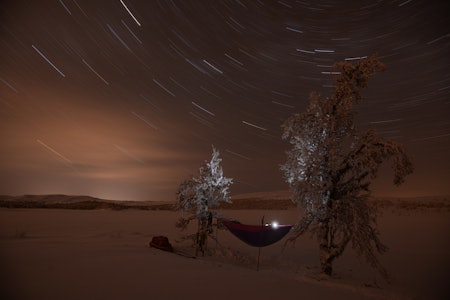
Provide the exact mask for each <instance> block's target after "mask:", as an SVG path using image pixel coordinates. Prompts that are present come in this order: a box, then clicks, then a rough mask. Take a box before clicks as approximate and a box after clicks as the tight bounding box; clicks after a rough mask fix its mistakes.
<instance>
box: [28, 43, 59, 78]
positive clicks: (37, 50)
mask: <svg viewBox="0 0 450 300" xmlns="http://www.w3.org/2000/svg"><path fill="white" fill-rule="evenodd" d="M31 47H33V49H34V50H35V51H36V52H37V53H38V54H39V55H40V56H41V57H42V58H43V59H45V61H46V62H48V63H49V64H50V65H51V66H52V67H53V69H55V70H56V71H57V72H58V73H59V75H61V76H62V77H66V75H64V73H63V72H61V70H59V69H58V68H57V67H56V66H55V65H54V64H53V63H52V62H51V61H50V60H49V59H48V58H47V57H46V56H45V55H44V54H43V53H42V52H41V51H40V50H39V49H38V48H37V47H36V46H35V45H31Z"/></svg>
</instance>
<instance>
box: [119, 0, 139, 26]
mask: <svg viewBox="0 0 450 300" xmlns="http://www.w3.org/2000/svg"><path fill="white" fill-rule="evenodd" d="M120 3H122V5H123V7H125V9H126V10H127V12H128V13H129V14H130V16H131V17H132V18H133V20H134V21H135V22H136V24H138V25H139V26H141V23H139V21H138V20H137V19H136V17H135V16H134V15H133V14H132V13H131V11H130V10H129V9H128V7H127V6H126V5H125V3H124V2H123V1H122V0H120Z"/></svg>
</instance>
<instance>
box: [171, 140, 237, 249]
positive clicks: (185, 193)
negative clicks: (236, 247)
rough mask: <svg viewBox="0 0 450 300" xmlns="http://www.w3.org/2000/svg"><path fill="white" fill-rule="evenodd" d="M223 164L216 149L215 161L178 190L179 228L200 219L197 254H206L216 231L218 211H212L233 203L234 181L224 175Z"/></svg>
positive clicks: (213, 158)
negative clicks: (223, 204)
mask: <svg viewBox="0 0 450 300" xmlns="http://www.w3.org/2000/svg"><path fill="white" fill-rule="evenodd" d="M221 161H222V159H221V158H220V153H219V151H218V150H217V149H216V148H214V146H213V148H212V156H211V160H210V161H209V162H208V161H207V162H205V164H204V165H203V166H201V167H200V169H199V175H198V177H192V178H190V179H187V180H185V181H183V182H182V183H181V184H180V186H179V188H178V192H177V205H176V209H177V210H178V211H180V212H181V217H180V219H179V220H178V222H177V227H180V228H182V229H185V228H186V227H187V225H188V224H189V222H190V221H192V220H195V219H196V220H197V224H198V227H197V233H196V235H195V243H196V254H197V253H198V251H201V252H202V253H203V254H204V251H205V247H206V240H207V238H208V234H209V233H211V232H212V221H213V218H215V217H216V212H215V211H214V210H211V208H214V207H218V206H219V205H220V202H221V201H224V202H228V203H229V202H231V200H230V195H229V188H230V186H231V184H232V183H233V179H231V178H227V177H225V176H224V175H223V170H222V167H221V165H220V162H221Z"/></svg>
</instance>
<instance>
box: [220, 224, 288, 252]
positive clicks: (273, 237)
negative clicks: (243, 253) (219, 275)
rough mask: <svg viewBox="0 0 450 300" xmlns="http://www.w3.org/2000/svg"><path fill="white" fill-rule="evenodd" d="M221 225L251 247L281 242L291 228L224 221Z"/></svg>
mask: <svg viewBox="0 0 450 300" xmlns="http://www.w3.org/2000/svg"><path fill="white" fill-rule="evenodd" d="M222 224H223V225H225V227H227V228H228V230H229V231H230V232H231V233H232V234H233V235H235V236H236V237H237V238H239V239H240V240H241V241H243V242H244V243H246V244H248V245H250V246H253V247H265V246H269V245H272V244H273V243H276V242H278V241H279V240H281V239H282V238H283V237H284V236H285V235H286V234H287V233H288V232H289V231H290V230H291V228H292V225H278V224H272V225H271V224H261V225H245V224H241V223H238V222H233V221H225V220H222Z"/></svg>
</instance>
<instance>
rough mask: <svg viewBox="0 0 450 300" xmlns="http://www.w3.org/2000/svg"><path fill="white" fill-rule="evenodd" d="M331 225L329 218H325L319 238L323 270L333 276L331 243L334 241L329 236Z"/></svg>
mask: <svg viewBox="0 0 450 300" xmlns="http://www.w3.org/2000/svg"><path fill="white" fill-rule="evenodd" d="M329 233H330V227H329V220H324V221H323V222H322V225H321V228H320V231H319V234H318V238H319V248H320V265H321V269H322V272H323V273H325V274H327V275H329V276H331V274H332V273H333V260H334V256H333V255H332V253H331V251H332V248H331V245H332V241H330V238H329Z"/></svg>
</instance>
